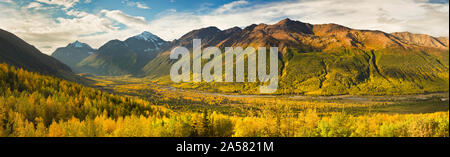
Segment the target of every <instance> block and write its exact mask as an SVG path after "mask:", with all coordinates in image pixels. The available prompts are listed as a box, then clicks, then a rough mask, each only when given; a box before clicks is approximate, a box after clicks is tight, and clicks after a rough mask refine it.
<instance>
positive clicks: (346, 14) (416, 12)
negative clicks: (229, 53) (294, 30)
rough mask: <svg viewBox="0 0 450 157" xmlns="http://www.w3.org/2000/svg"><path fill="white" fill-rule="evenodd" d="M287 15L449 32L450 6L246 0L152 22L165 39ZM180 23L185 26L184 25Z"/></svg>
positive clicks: (411, 1)
mask: <svg viewBox="0 0 450 157" xmlns="http://www.w3.org/2000/svg"><path fill="white" fill-rule="evenodd" d="M286 17H289V18H291V19H293V20H299V21H302V22H308V23H313V24H323V23H337V24H341V25H344V26H348V27H351V28H356V29H373V30H382V31H385V32H398V31H410V32H413V33H423V34H430V35H433V36H448V34H449V30H448V28H449V20H448V18H449V6H448V3H447V4H430V3H427V1H426V0H395V1H392V0H378V1H373V0H340V1H336V0H302V1H287V2H272V3H266V4H259V5H252V4H251V3H248V2H247V3H246V1H235V2H232V3H230V4H226V5H224V6H222V7H220V8H218V9H216V10H213V11H211V12H210V13H207V14H197V13H188V12H177V13H171V14H167V15H164V16H161V17H160V18H158V19H156V20H153V21H151V22H150V30H151V31H153V32H157V33H159V34H161V37H162V38H163V39H166V40H172V39H176V38H179V37H181V36H182V35H183V34H185V33H187V32H189V31H190V30H193V29H199V28H203V27H207V26H217V27H219V28H220V29H227V28H231V27H234V26H239V27H245V26H248V25H250V24H259V23H268V24H273V23H276V22H277V21H279V20H281V19H283V18H286ZM180 23H182V25H181V24H180Z"/></svg>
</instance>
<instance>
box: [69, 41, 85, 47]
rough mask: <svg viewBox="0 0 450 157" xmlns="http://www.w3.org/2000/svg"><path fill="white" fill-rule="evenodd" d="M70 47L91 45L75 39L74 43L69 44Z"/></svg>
mask: <svg viewBox="0 0 450 157" xmlns="http://www.w3.org/2000/svg"><path fill="white" fill-rule="evenodd" d="M68 46H69V47H76V48H82V47H89V45H87V44H85V43H82V42H79V41H78V40H77V41H75V42H74V43H71V44H69V45H68Z"/></svg>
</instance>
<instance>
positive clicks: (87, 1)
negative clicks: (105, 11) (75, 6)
mask: <svg viewBox="0 0 450 157" xmlns="http://www.w3.org/2000/svg"><path fill="white" fill-rule="evenodd" d="M91 2H92V0H84V3H91Z"/></svg>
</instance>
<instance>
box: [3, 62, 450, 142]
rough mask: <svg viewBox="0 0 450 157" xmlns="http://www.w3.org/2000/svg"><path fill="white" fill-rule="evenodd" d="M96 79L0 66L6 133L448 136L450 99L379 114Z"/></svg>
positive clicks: (359, 106)
mask: <svg viewBox="0 0 450 157" xmlns="http://www.w3.org/2000/svg"><path fill="white" fill-rule="evenodd" d="M93 79H99V80H96V81H97V82H98V83H97V84H96V85H95V86H96V87H98V88H92V87H87V86H84V85H81V84H78V83H74V82H69V81H66V80H62V79H59V78H56V77H51V76H45V75H40V74H38V73H34V72H28V71H26V70H23V69H21V68H16V67H13V66H9V65H7V64H4V63H2V64H0V135H1V136H5V137H138V136H139V137H140V136H144V137H449V111H448V100H444V101H442V100H441V99H439V100H437V101H432V102H428V103H430V104H431V105H430V106H432V107H433V108H439V109H438V110H437V112H434V111H432V112H427V113H413V112H410V113H384V112H376V110H377V108H383V107H386V106H390V105H392V102H390V101H385V102H358V103H355V102H345V103H344V102H342V103H335V102H324V101H294V100H289V101H288V100H285V99H281V98H280V99H278V98H251V99H246V98H241V97H223V96H208V95H199V93H196V92H185V94H178V93H174V92H171V90H170V89H163V88H156V87H148V86H149V85H151V84H147V86H142V84H141V85H140V84H133V80H131V83H127V84H124V83H122V84H116V85H114V86H109V85H111V84H112V83H114V82H113V81H111V80H107V79H102V78H93ZM129 81H130V80H129ZM135 81H136V82H142V80H135ZM440 101H441V102H440ZM274 102H280V103H274ZM435 103H437V104H435ZM359 110H363V111H361V112H358V111H359ZM367 110H369V112H367ZM371 110H373V112H370V111H371Z"/></svg>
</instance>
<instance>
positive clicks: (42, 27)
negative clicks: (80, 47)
mask: <svg viewBox="0 0 450 157" xmlns="http://www.w3.org/2000/svg"><path fill="white" fill-rule="evenodd" d="M26 7H27V6H24V7H23V8H14V7H7V6H4V5H2V4H0V28H1V29H4V30H7V31H9V32H12V33H14V34H16V35H17V36H19V37H20V38H22V39H24V40H25V41H27V42H28V43H30V44H32V45H35V46H36V47H37V48H38V49H39V50H41V51H42V52H43V53H46V54H51V53H52V52H53V51H54V50H55V49H56V48H58V47H63V46H66V45H67V44H68V43H71V42H73V41H75V40H79V41H81V42H86V43H88V44H89V45H91V46H92V47H94V48H98V47H100V46H101V45H103V44H104V43H106V42H107V41H109V40H112V39H120V40H124V39H126V38H128V37H130V36H132V35H135V34H138V33H141V32H142V31H143V30H147V28H145V26H146V21H145V18H143V17H133V16H130V15H127V14H125V13H123V12H121V11H118V10H113V11H108V10H102V11H99V12H97V13H87V12H84V11H79V10H76V9H69V10H68V11H66V14H67V15H69V16H70V17H69V18H62V17H59V18H56V19H55V18H54V17H52V15H51V14H47V13H43V12H37V11H34V10H33V9H28V8H26ZM18 19H20V20H18ZM123 23H125V24H127V25H130V27H126V28H121V27H120V24H123Z"/></svg>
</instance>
